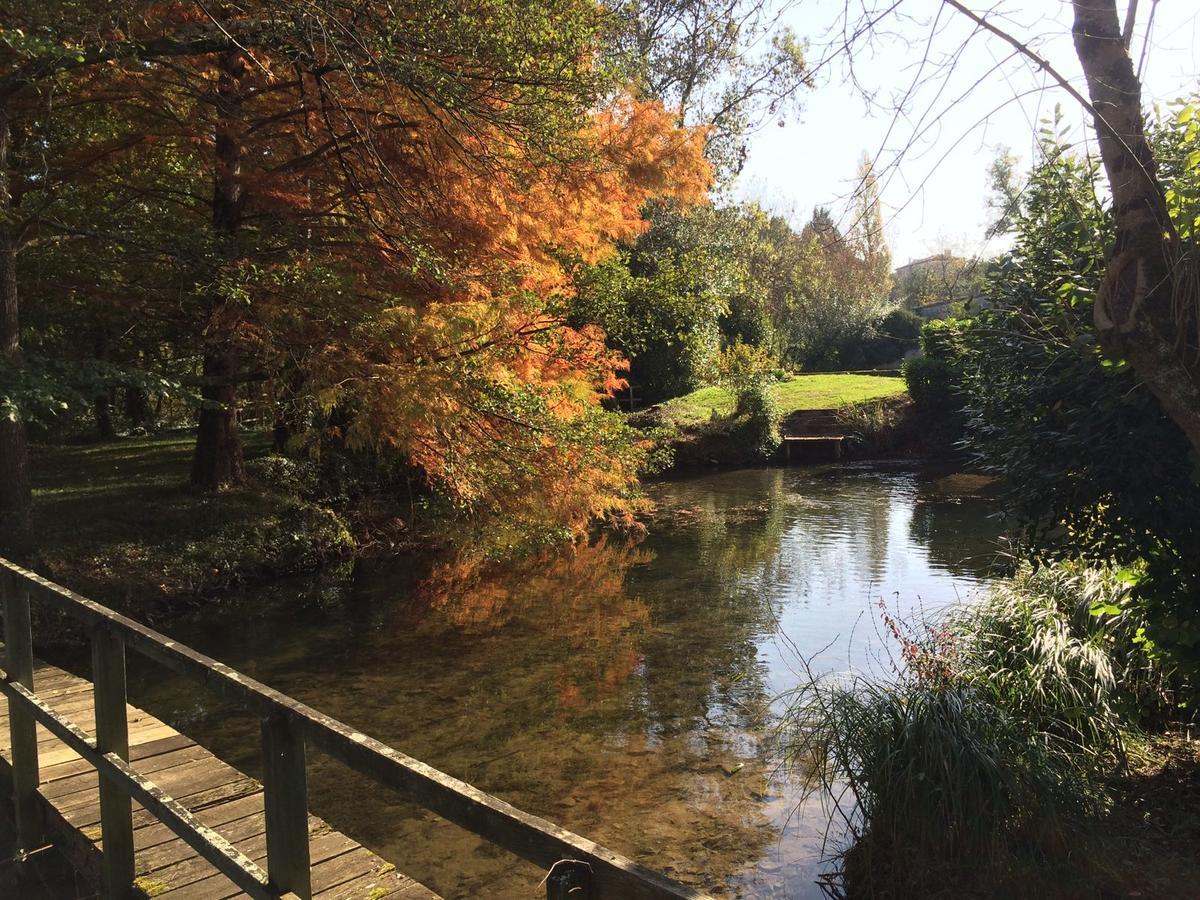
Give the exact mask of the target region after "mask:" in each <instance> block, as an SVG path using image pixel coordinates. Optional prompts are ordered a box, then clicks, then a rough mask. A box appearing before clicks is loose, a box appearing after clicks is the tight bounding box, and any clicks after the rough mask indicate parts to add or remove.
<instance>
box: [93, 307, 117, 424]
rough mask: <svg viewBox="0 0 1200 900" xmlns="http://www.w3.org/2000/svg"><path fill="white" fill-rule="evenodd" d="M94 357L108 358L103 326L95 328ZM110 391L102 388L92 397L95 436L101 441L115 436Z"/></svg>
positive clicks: (105, 334)
mask: <svg viewBox="0 0 1200 900" xmlns="http://www.w3.org/2000/svg"><path fill="white" fill-rule="evenodd" d="M95 347H96V359H99V360H104V359H107V358H108V334H107V333H106V332H105V330H104V329H103V328H97V329H96V341H95ZM112 400H113V398H112V391H111V390H110V389H109V388H107V387H106V388H104V389H103V390H99V391H97V392H96V396H95V397H94V398H93V399H92V411H93V413H94V414H95V417H96V436H97V437H98V438H100V440H102V441H111V440H112V439H113V438H115V437H116V436H117V431H116V429H115V428H113V420H112Z"/></svg>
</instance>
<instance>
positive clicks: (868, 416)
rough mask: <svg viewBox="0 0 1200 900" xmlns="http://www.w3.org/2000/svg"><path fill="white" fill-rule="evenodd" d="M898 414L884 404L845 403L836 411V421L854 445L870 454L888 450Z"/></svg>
mask: <svg viewBox="0 0 1200 900" xmlns="http://www.w3.org/2000/svg"><path fill="white" fill-rule="evenodd" d="M898 420H899V414H898V413H897V411H896V409H895V407H893V406H891V405H889V404H888V403H885V402H882V401H881V402H878V403H846V404H843V405H842V406H841V407H839V409H838V411H837V421H838V424H839V425H841V427H842V428H844V429H845V431H846V433H847V434H848V435H849V437H850V438H851V440H853V441H854V443H856V444H858V445H859V446H860V447H863V448H864V449H866V450H868V451H869V452H871V453H878V452H881V451H883V450H889V449H891V447H892V444H893V437H894V434H895V428H896V423H897V421H898Z"/></svg>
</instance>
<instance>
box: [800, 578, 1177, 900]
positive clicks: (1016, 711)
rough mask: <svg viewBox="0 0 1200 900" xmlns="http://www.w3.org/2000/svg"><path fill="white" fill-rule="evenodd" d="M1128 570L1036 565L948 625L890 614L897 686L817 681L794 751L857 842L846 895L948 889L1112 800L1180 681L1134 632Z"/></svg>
mask: <svg viewBox="0 0 1200 900" xmlns="http://www.w3.org/2000/svg"><path fill="white" fill-rule="evenodd" d="M1130 581H1131V579H1129V578H1128V577H1126V573H1122V572H1120V571H1117V570H1116V569H1113V568H1088V567H1086V566H1084V565H1082V564H1078V563H1058V564H1054V565H1047V566H1042V567H1034V566H1032V565H1024V566H1023V567H1021V568H1020V569H1019V570H1018V571H1017V573H1016V575H1015V576H1014V577H1013V578H1012V579H1010V580H1009V581H1007V582H1006V583H1004V584H1002V585H1001V586H999V587H997V588H995V589H994V590H992V591H991V593H990V594H989V595H988V596H987V597H986V598H985V599H983V600H982V601H981V602H980V603H978V604H976V605H974V606H971V607H968V608H966V609H961V610H958V611H955V612H953V613H951V614H949V615H948V616H946V617H944V618H942V619H941V620H939V621H937V622H921V621H918V622H904V621H899V620H897V619H896V618H894V617H892V616H891V615H889V614H888V613H887V612H886V610H884V612H883V621H884V624H885V627H886V629H887V630H888V631H890V633H891V635H892V636H893V637H894V638H895V641H896V644H897V646H898V648H899V650H898V654H897V657H896V660H895V663H896V665H895V668H896V673H895V678H892V679H879V678H871V677H866V676H863V675H858V674H855V675H842V676H823V677H810V678H809V680H808V682H807V683H806V684H805V685H803V686H802V687H801V688H799V689H798V690H796V691H795V693H794V694H793V695H792V696H791V697H790V698H789V703H788V709H789V712H788V715H787V721H786V734H787V746H788V748H789V760H790V762H791V764H792V765H793V767H794V768H795V769H796V770H797V771H800V772H802V773H804V774H805V775H806V777H807V778H808V779H809V782H808V783H809V785H810V788H811V789H812V790H814V791H817V790H819V791H822V792H824V793H825V795H826V796H827V797H828V798H829V800H830V815H831V825H836V826H837V830H838V832H839V833H842V834H846V835H848V841H847V843H846V845H845V846H844V847H843V848H842V853H841V855H840V857H839V861H840V867H839V872H838V873H837V874H838V877H837V878H836V879H835V885H836V888H835V889H836V891H838V892H842V893H845V894H847V895H850V896H855V897H900V896H914V895H923V896H941V895H943V894H944V892H945V890H946V889H947V885H948V884H952V883H961V882H962V880H963V878H964V877H966V878H967V879H968V880H971V879H990V880H992V881H996V880H1003V878H1004V875H1005V872H1011V871H1012V870H1013V869H1014V868H1018V867H1020V866H1021V865H1023V864H1025V863H1027V862H1028V861H1029V860H1030V859H1041V860H1045V859H1047V858H1054V857H1056V856H1060V855H1062V854H1063V853H1065V852H1066V851H1067V849H1068V847H1069V845H1070V836H1071V831H1072V829H1073V827H1074V825H1075V823H1078V822H1080V821H1084V820H1088V819H1094V818H1095V817H1096V816H1098V815H1099V814H1101V813H1103V812H1104V811H1105V810H1106V809H1107V808H1108V806H1109V804H1110V802H1111V801H1110V791H1109V789H1108V787H1107V785H1108V784H1109V776H1111V775H1112V774H1113V773H1114V771H1119V770H1121V769H1122V768H1123V767H1124V766H1125V765H1126V761H1125V744H1126V736H1127V734H1128V733H1129V731H1130V728H1131V726H1130V725H1129V723H1130V722H1131V721H1134V720H1135V717H1136V715H1137V714H1139V712H1140V711H1141V712H1144V711H1145V710H1147V709H1148V708H1150V707H1152V706H1154V705H1156V704H1160V703H1161V702H1162V697H1163V685H1164V683H1165V678H1166V674H1165V673H1164V672H1162V671H1161V669H1160V666H1159V664H1158V663H1157V662H1156V661H1155V660H1154V659H1153V658H1152V656H1151V655H1150V654H1148V653H1147V652H1146V651H1145V649H1144V645H1143V644H1139V643H1138V642H1136V638H1137V636H1138V634H1139V632H1138V628H1139V627H1140V625H1139V622H1138V617H1137V612H1136V604H1135V603H1133V602H1132V600H1131V595H1130Z"/></svg>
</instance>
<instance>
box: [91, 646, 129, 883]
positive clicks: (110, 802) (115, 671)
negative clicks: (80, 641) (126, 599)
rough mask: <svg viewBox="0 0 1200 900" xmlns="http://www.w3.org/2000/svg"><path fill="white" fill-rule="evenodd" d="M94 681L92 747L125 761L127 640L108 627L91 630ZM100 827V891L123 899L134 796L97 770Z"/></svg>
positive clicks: (127, 875) (126, 744)
mask: <svg viewBox="0 0 1200 900" xmlns="http://www.w3.org/2000/svg"><path fill="white" fill-rule="evenodd" d="M92 685H93V697H94V702H95V707H96V749H97V750H99V751H100V752H101V753H105V754H108V753H112V754H115V755H116V756H119V757H120V758H121V759H123V760H124V761H126V762H128V761H129V719H128V717H127V715H126V709H125V701H126V686H125V642H124V641H122V640H121V638H120V637H118V636H117V635H116V634H113V633H112V631H110V630H109V629H107V628H103V627H101V628H97V629H95V630H94V631H93V632H92ZM100 831H101V837H102V838H103V841H104V847H103V850H104V853H103V858H102V859H103V862H102V864H103V867H104V893H105V896H106V897H108V898H111V900H124V898H125V897H128V896H129V894H130V891H131V890H132V889H133V877H134V861H133V801H132V799H130V796H129V792H128V791H126V790H124V789H123V788H122V787H121V785H120V784H118V783H117V782H115V781H113V780H111V779H109V778H108V777H106V776H105V775H103V774H101V776H100Z"/></svg>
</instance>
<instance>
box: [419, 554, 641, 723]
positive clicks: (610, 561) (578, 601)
mask: <svg viewBox="0 0 1200 900" xmlns="http://www.w3.org/2000/svg"><path fill="white" fill-rule="evenodd" d="M651 558H652V557H651V554H650V553H648V552H647V551H645V550H641V549H639V548H638V546H637V544H636V543H635V542H633V541H630V540H610V539H609V537H608V535H601V536H600V537H599V538H597V539H596V540H594V541H591V542H589V543H580V544H577V545H575V546H573V547H571V548H570V549H568V550H566V551H555V550H548V551H546V552H545V553H542V554H539V555H537V556H536V557H533V558H530V559H528V560H524V561H521V562H518V563H505V564H497V563H494V562H492V561H489V560H487V559H483V558H480V557H477V556H468V555H459V556H457V557H455V558H454V559H452V560H449V561H447V562H443V563H440V564H438V565H437V566H435V567H434V569H433V571H432V572H431V573H430V575H429V577H428V578H427V579H425V581H424V582H422V583H421V585H420V586H419V587H418V589H417V592H416V596H417V600H418V603H420V605H421V613H422V616H421V622H420V624H419V625H418V628H419V629H420V630H422V631H424V632H429V633H444V632H446V631H459V632H468V633H473V634H481V633H488V632H495V631H499V630H500V629H503V628H505V627H509V626H513V625H517V624H520V625H521V626H522V627H527V628H534V629H539V630H540V631H541V640H542V641H543V643H544V645H545V646H546V647H548V648H550V650H551V652H552V653H553V654H554V655H555V656H556V657H558V659H557V660H556V663H555V667H556V669H557V674H556V675H555V678H554V684H555V685H556V688H557V692H558V696H559V702H560V705H561V707H562V709H563V710H564V711H566V710H572V711H585V710H586V709H587V708H588V707H589V706H591V705H593V704H595V703H599V702H602V701H603V700H605V699H608V698H610V697H612V696H615V695H616V694H617V692H618V691H619V690H620V689H621V688H622V686H623V685H624V684H625V683H626V682H627V681H628V680H629V677H630V676H631V675H632V674H633V673H634V671H636V669H637V667H638V666H639V665H640V663H641V661H642V655H641V652H640V650H639V647H640V642H641V636H642V635H643V634H645V633H646V631H648V630H649V629H650V628H651V620H650V609H649V607H648V606H647V605H646V604H645V603H643V602H642V601H641V600H640V599H639V598H637V597H631V596H629V595H628V594H627V593H626V591H625V576H626V573H627V572H628V571H629V569H630V568H631V567H632V566H635V565H642V564H645V563H647V562H649V561H650V559H651Z"/></svg>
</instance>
